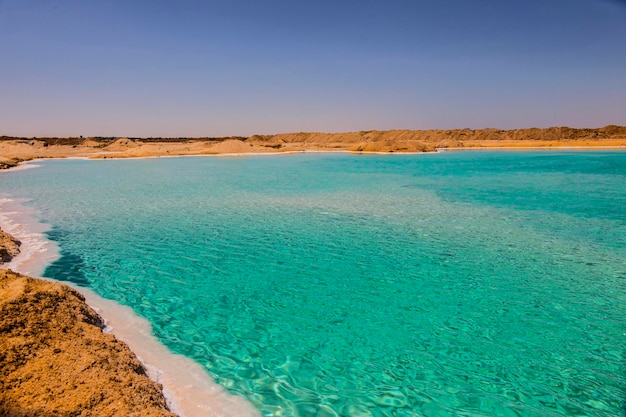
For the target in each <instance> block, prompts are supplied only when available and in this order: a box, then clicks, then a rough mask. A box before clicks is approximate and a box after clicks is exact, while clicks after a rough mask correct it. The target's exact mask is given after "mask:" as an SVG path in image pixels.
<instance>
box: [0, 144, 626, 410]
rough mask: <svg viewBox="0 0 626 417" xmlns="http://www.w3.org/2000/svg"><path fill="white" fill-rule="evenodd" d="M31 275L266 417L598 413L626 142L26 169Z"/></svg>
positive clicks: (609, 387)
mask: <svg viewBox="0 0 626 417" xmlns="http://www.w3.org/2000/svg"><path fill="white" fill-rule="evenodd" d="M38 165H41V167H40V168H38V169H30V170H23V171H16V172H10V173H3V174H2V176H0V197H10V198H17V199H19V198H27V199H29V203H28V205H29V206H30V207H32V209H34V210H35V212H36V213H38V215H39V216H40V218H41V219H42V221H44V222H45V223H47V224H49V225H50V226H51V229H50V230H49V231H48V232H47V233H48V236H49V238H50V239H52V240H54V241H55V242H56V243H57V244H58V245H59V248H60V254H61V258H60V259H59V260H57V261H55V262H54V263H53V264H51V265H49V267H48V268H47V269H46V272H45V275H46V276H48V277H52V278H56V279H61V280H69V281H72V282H74V283H76V284H78V285H82V286H87V287H89V288H90V289H91V290H93V291H94V292H96V293H98V294H100V295H101V296H104V297H107V298H111V299H113V300H115V301H117V302H119V303H121V304H125V305H128V306H130V307H132V308H133V309H134V310H135V311H136V312H137V313H138V314H140V315H141V316H143V317H145V318H147V319H148V320H149V321H150V322H151V323H152V326H153V329H154V332H155V335H156V336H157V338H159V339H160V340H161V341H162V342H163V343H164V344H165V345H167V346H168V347H169V348H170V349H171V350H172V351H174V352H177V353H181V354H184V355H186V356H188V357H191V358H193V359H194V360H196V361H197V362H198V363H200V364H201V365H203V366H204V367H205V368H206V369H207V370H208V371H209V372H210V373H211V374H212V375H213V376H214V378H215V379H216V380H217V381H218V382H219V383H220V384H222V385H223V386H225V387H226V388H228V389H229V390H231V392H235V393H239V394H241V395H243V396H245V397H246V398H247V399H248V400H249V401H251V402H252V403H253V404H254V405H255V406H256V407H257V408H258V409H259V410H260V411H261V412H262V414H263V415H267V416H273V415H276V416H278V415H280V416H325V415H342V416H345V415H350V416H360V415H370V416H448V415H449V416H453V415H455V416H456V415H467V416H481V415H484V416H493V415H504V416H507V415H511V416H551V415H554V416H556V415H559V416H560V415H572V416H574V415H591V416H615V415H620V414H622V413H623V407H624V400H625V399H626V381H625V379H624V344H625V342H626V334H625V333H626V325H625V323H626V286H625V285H624V284H625V283H626V208H625V207H626V153H624V152H557V151H550V152H548V151H546V152H449V153H441V154H424V155H392V156H384V155H377V156H372V155H369V156H364V155H360V156H354V155H343V154H339V155H337V154H328V155H319V154H315V155H292V156H262V157H261V156H259V157H238V158H177V159H146V160H115V161H84V160H65V161H40V162H38Z"/></svg>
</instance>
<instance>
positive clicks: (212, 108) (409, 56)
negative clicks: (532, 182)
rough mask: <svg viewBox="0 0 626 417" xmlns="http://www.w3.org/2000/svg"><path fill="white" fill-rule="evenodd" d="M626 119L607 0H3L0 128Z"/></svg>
mask: <svg viewBox="0 0 626 417" xmlns="http://www.w3.org/2000/svg"><path fill="white" fill-rule="evenodd" d="M607 124H621V125H624V124H626V2H625V1H618V0H515V1H512V0H315V1H313V0H223V1H211V0H207V1H192V0H171V1H165V0H153V1H140V0H124V1H121V0H119V1H114V0H111V1H107V0H98V1H96V0H93V1H90V0H0V135H3V134H4V135H19V136H78V135H84V136H144V137H147V136H155V137H159V136H162V137H171V136H226V135H250V134H254V133H261V134H263V133H265V134H268V133H280V132H297V131H323V132H340V131H358V130H373V129H378V130H386V129H451V128H465V127H469V128H484V127H498V128H503V129H509V128H522V127H548V126H571V127H601V126H604V125H607Z"/></svg>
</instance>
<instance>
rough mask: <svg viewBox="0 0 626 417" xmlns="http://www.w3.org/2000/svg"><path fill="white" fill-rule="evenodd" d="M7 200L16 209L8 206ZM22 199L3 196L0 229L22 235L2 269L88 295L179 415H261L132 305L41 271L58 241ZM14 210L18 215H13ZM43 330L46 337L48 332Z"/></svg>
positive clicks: (54, 254)
mask: <svg viewBox="0 0 626 417" xmlns="http://www.w3.org/2000/svg"><path fill="white" fill-rule="evenodd" d="M7 204H9V205H10V206H9V207H10V208H11V209H12V210H10V211H7V210H6V205H7ZM20 204H21V202H20V201H15V200H11V199H7V198H5V199H0V229H1V230H3V231H4V233H6V234H9V235H11V236H13V237H14V238H16V239H18V240H20V241H22V245H21V249H22V251H21V252H20V253H18V254H17V255H16V256H14V257H13V259H12V260H10V261H9V262H5V263H2V264H0V271H1V270H8V271H15V272H16V273H19V274H23V275H24V277H33V278H34V279H36V280H41V281H43V282H48V283H54V284H55V285H58V286H60V287H63V288H70V289H72V290H73V291H76V292H78V293H80V294H81V296H82V297H84V303H85V306H88V307H89V308H91V309H93V310H94V311H95V312H96V314H98V316H99V317H100V318H101V320H102V322H103V324H104V328H103V329H102V333H103V334H111V335H112V336H114V337H115V338H116V339H117V340H119V341H121V342H123V343H125V344H126V345H127V346H128V348H129V349H130V352H132V353H131V354H132V355H134V356H135V357H136V358H137V359H138V360H139V362H140V363H141V365H142V366H143V368H144V369H145V371H146V375H147V376H148V377H149V378H150V380H151V381H153V382H155V383H157V384H160V385H161V386H162V395H163V398H164V401H165V402H166V403H167V406H168V408H169V410H170V411H171V412H173V413H176V414H177V415H178V416H179V417H208V416H220V417H221V416H224V417H230V416H232V417H239V416H241V417H244V416H251V417H257V416H259V412H258V411H257V410H256V409H254V407H252V405H251V404H250V403H249V402H247V400H245V399H244V398H243V397H240V396H236V395H234V394H230V393H229V392H227V391H226V389H225V388H223V387H221V386H220V385H218V384H217V383H215V382H214V380H213V378H212V377H211V375H210V374H209V373H208V372H207V371H206V370H205V369H204V368H203V367H202V366H201V365H199V364H197V363H196V362H194V361H193V360H191V359H189V358H187V357H185V356H182V355H178V354H175V353H173V352H171V351H169V349H168V348H167V347H166V346H165V345H163V344H162V343H160V342H159V341H158V340H157V339H156V338H155V337H154V336H153V335H152V328H151V325H150V323H149V322H148V321H147V320H145V319H143V318H141V317H139V316H138V315H137V314H136V313H135V312H134V311H133V310H132V309H131V308H130V307H127V306H123V305H120V304H118V303H116V302H115V301H112V300H108V299H104V298H102V297H100V296H98V295H97V294H95V293H94V292H93V291H91V290H90V289H89V288H83V287H78V286H75V285H73V284H72V283H69V282H61V281H55V280H51V279H49V278H43V277H41V275H43V272H44V269H45V267H46V266H47V265H48V264H49V263H50V262H52V261H54V259H56V258H57V257H58V247H57V246H56V244H54V242H51V241H49V240H47V239H46V238H45V236H44V234H43V233H44V232H45V231H46V225H42V224H41V223H36V217H35V216H34V212H32V211H31V212H27V213H26V214H24V213H22V212H21V210H16V209H17V208H19V205H20ZM21 207H22V208H23V206H21ZM12 215H13V216H15V217H14V218H12V217H11V216H12ZM29 220H30V221H29ZM20 221H21V222H22V223H20ZM33 229H37V230H33ZM10 232H13V233H15V235H13V233H10ZM20 237H21V238H22V239H24V240H21V239H20ZM46 243H49V244H48V245H46ZM33 244H35V246H36V247H37V249H36V250H30V248H29V245H33ZM39 336H40V337H44V338H45V337H47V336H48V335H39ZM128 390H129V392H128V394H129V395H131V394H133V391H134V389H133V388H128ZM0 405H1V404H0Z"/></svg>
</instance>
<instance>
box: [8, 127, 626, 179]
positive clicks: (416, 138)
mask: <svg viewBox="0 0 626 417" xmlns="http://www.w3.org/2000/svg"><path fill="white" fill-rule="evenodd" d="M562 147H565V148H568V147H569V148H581V147H582V148H588V147H591V148H607V147H613V148H614V147H620V148H621V147H626V127H625V126H612V125H611V126H605V127H602V128H597V129H573V128H569V127H553V128H546V129H536V128H532V129H515V130H499V129H481V130H471V129H455V130H389V131H361V132H347V133H317V132H312V133H302V132H301V133H282V134H276V135H253V136H250V137H228V138H174V139H163V138H148V139H146V138H14V137H7V136H0V169H2V168H10V167H13V166H15V165H17V164H18V163H19V162H21V161H25V160H30V159H37V158H67V157H86V158H100V159H102V158H138V157H156V156H182V155H219V154H249V153H277V152H278V153H281V152H301V151H340V150H343V151H350V152H375V153H380V152H432V151H434V150H437V149H483V148H518V149H519V148H562Z"/></svg>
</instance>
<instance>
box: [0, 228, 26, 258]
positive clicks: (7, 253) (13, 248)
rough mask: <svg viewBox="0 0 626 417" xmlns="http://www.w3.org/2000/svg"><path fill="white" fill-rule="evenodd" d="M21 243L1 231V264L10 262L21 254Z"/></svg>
mask: <svg viewBox="0 0 626 417" xmlns="http://www.w3.org/2000/svg"><path fill="white" fill-rule="evenodd" d="M20 245H21V243H20V241H19V240H17V239H15V238H14V237H13V236H11V235H10V234H8V233H6V232H3V231H2V229H0V264H3V263H6V262H10V261H11V259H13V258H14V257H15V256H17V254H18V253H20Z"/></svg>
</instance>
